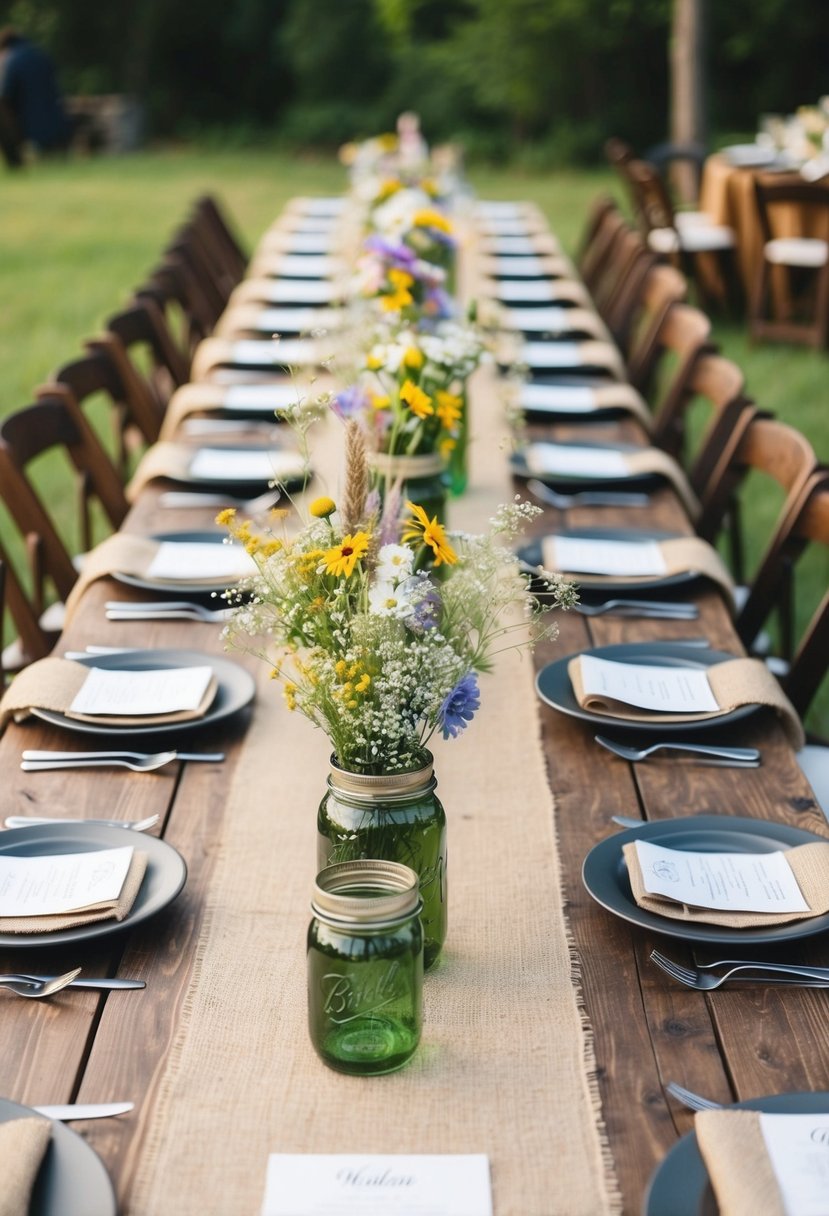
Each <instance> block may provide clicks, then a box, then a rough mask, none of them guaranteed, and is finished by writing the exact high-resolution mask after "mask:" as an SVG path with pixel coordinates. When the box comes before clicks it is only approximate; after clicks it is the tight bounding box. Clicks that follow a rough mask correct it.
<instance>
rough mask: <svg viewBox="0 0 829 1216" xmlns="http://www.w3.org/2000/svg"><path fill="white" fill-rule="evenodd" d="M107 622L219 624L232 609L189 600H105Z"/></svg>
mask: <svg viewBox="0 0 829 1216" xmlns="http://www.w3.org/2000/svg"><path fill="white" fill-rule="evenodd" d="M104 607H105V608H106V619H107V620H108V621H165V620H167V621H175V620H179V621H207V622H209V623H212V624H220V623H221V622H223V621H227V620H229V619H230V617H231V616H232V614H233V609H232V608H205V606H204V604H194V603H191V601H190V600H169V601H167V602H164V601H163V600H160V601H157V602H154V603H151V604H138V603H135V602H134V601H132V600H107V602H106V604H105V605H104Z"/></svg>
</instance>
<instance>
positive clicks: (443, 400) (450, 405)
mask: <svg viewBox="0 0 829 1216" xmlns="http://www.w3.org/2000/svg"><path fill="white" fill-rule="evenodd" d="M437 399H438V403H437V407H436V409H435V413H436V414H437V416H438V418H440V420H441V422H442V423H443V425H444V426H445V427H446V429H447V431H451V429H452V427H453V426H454V425H455V424H456V423H457V422H460V420H461V413H462V410H463V397H459V396H458V395H457V393H447V392H446V390H445V389H442V388H439V389H438V391H437Z"/></svg>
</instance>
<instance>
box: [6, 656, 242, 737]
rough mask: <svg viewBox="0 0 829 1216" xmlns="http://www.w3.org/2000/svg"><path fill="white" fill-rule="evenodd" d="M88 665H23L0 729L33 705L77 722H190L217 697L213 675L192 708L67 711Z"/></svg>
mask: <svg viewBox="0 0 829 1216" xmlns="http://www.w3.org/2000/svg"><path fill="white" fill-rule="evenodd" d="M88 675H89V668H88V667H85V666H84V665H83V664H82V663H74V662H72V660H70V659H58V658H47V659H39V660H38V661H37V662H36V663H32V664H30V666H28V667H24V669H23V671H21V672H20V674H19V675H17V676H15V678H14V680H13V681H12V683H11V684H10V686H9V687H8V688H7V690H6V692H5V693H4V695H3V699H2V701H0V732H2V731H3V730H5V729H6V727H7V726H8V724H9V722H10V720H11V719H12V718H14V720H15V722H22V721H23V720H24V719H25V718H28V717H29V715H30V713H31V712H32V709H49V710H52V711H53V712H54V713H61V714H65V715H66V717H67V718H72V719H77V720H78V721H79V722H93V723H95V724H97V725H99V726H102V727H104V726H115V727H121V726H155V725H158V726H166V725H167V723H170V725H174V724H175V723H176V722H190V721H192V720H193V719H195V718H203V717H204V715H205V714H206V713H207V711H208V709H209V708H210V706H211V704H212V703H213V701H214V699H215V697H216V690H217V687H218V685H217V683H216V679H215V677H213V678H212V679H211V680H210V683H209V684H208V686H207V689H206V690H205V694H204V696H203V697H202V699H201V703H200V704H199V705H198V706H196V708H195V709H182V710H177V711H176V712H174V713H169V714H152V715H151V714H140V715H128V716H124V717H119V716H118V715H115V714H106V715H104V716H100V717H99V716H97V715H92V714H79V713H75V712H70V709H69V706H70V705H71V704H72V702H73V701H74V699H75V697H76V696H77V694H78V693H79V692H80V690H81V688H82V687H83V684H84V681H85V680H86V678H87V676H88Z"/></svg>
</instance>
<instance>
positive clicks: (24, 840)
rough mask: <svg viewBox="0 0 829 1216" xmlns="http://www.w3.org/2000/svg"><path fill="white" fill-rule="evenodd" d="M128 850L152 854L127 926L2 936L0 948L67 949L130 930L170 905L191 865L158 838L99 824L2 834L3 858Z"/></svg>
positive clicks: (101, 925)
mask: <svg viewBox="0 0 829 1216" xmlns="http://www.w3.org/2000/svg"><path fill="white" fill-rule="evenodd" d="M125 845H129V846H130V848H133V849H139V850H140V851H141V852H142V853H146V854H147V872H146V874H145V875H144V881H143V882H142V884H141V889H140V890H139V892H138V896H137V898H136V900H135V903H134V904H133V905H132V908H131V909H130V912H129V915H128V916H126V917H125V918H124V920H122V921H115V920H102V921H97V922H96V923H95V924H92V925H80V926H79V927H78V928H77V929H62V930H61V931H60V932H59V933H0V946H5V947H13V948H16V949H22V948H25V949H27V950H30V949H31V948H32V947H33V946H62V945H69V944H74V943H77V942H85V941H88V940H90V939H91V938H96V937H109V936H110V934H112V933H120V932H121V931H122V930H123V929H131V928H132V927H133V925H138V924H141V922H142V921H145V920H149V918H150V917H151V916H155V914H156V913H157V912H160V911H161V909H162V908H166V907H167V905H168V904H171V903H172V902H173V900H174V899H175V898H176V896H177V895H178V894H179V893H180V891H181V889H182V887H183V886H184V884H185V882H186V880H187V866H186V865H185V864H184V858H183V857H182V856H181V854H180V853H177V852H176V850H175V849H174V848H173V847H172V845H169V844H167V843H166V841H164V840H159V838H158V837H157V836H150V835H148V834H146V833H143V832H133V831H132V830H131V829H130V828H113V827H108V826H107V825H105V824H95V823H50V824H32V826H31V827H28V828H10V829H9V830H8V831H5V832H0V854H4V855H6V856H9V857H42V856H44V855H46V854H49V853H86V852H97V851H98V850H99V849H120V848H123V847H124V846H125Z"/></svg>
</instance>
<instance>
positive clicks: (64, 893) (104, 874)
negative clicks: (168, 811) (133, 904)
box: [0, 845, 133, 916]
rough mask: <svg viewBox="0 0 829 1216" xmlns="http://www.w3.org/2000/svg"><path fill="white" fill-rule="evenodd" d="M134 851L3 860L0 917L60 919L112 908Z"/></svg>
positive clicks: (130, 849)
mask: <svg viewBox="0 0 829 1216" xmlns="http://www.w3.org/2000/svg"><path fill="white" fill-rule="evenodd" d="M132 854H133V850H132V848H131V847H130V846H129V845H127V846H125V847H124V848H119V849H100V850H99V851H97V852H94V853H56V854H52V855H50V856H44V857H9V856H0V916H56V915H60V914H61V913H64V912H78V911H80V910H81V909H83V908H89V907H91V906H93V905H94V904H100V903H114V902H115V900H117V898H118V896H119V895H120V894H121V888H122V887H123V885H124V880H125V879H126V877H127V870H129V868H130V862H131V861H132Z"/></svg>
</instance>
